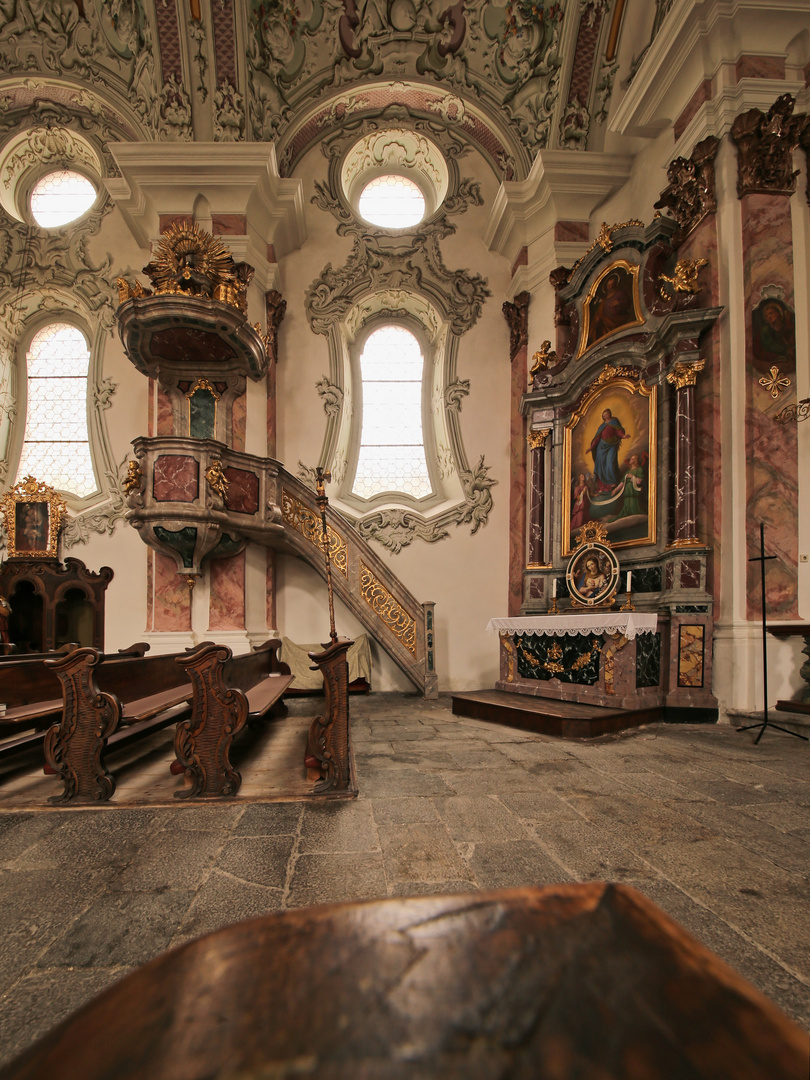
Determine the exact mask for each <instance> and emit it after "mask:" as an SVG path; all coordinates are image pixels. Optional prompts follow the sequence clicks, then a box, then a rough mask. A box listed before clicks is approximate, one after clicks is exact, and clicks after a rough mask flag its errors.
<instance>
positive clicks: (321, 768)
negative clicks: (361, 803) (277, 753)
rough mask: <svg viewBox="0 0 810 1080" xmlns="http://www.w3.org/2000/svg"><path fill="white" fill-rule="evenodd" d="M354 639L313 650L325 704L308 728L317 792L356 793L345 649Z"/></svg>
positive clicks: (308, 755) (309, 760)
mask: <svg viewBox="0 0 810 1080" xmlns="http://www.w3.org/2000/svg"><path fill="white" fill-rule="evenodd" d="M353 644H354V642H352V641H349V640H347V639H344V640H342V641H336V642H335V644H334V645H330V646H329V647H328V648H327V649H325V650H324V651H323V652H321V653H315V652H311V653H309V658H310V660H312V662H313V666H314V667H317V668H319V669H320V671H321V674H322V675H323V686H324V695H325V697H326V705H325V708H324V715H322V716H316V717H315V718H314V719H313V721H312V723H311V724H310V728H309V736H308V739H307V751H306V758H305V763H306V766H307V776H308V778H309V779H311V780H312V779H314V780H315V781H316V782H315V786H314V788H313V793H314V794H315V795H323V794H327V793H329V794H331V793H333V792H334V793H348V794H352V795H356V794H357V784H356V782H355V778H354V763H353V759H352V752H351V746H350V744H349V665H348V663H347V661H346V653H347V652H348V651H349V648H350V647H351V646H352V645H353Z"/></svg>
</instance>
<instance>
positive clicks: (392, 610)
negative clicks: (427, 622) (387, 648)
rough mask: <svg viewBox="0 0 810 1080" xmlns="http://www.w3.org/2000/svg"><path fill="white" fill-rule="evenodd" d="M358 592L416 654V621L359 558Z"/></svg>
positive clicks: (392, 631)
mask: <svg viewBox="0 0 810 1080" xmlns="http://www.w3.org/2000/svg"><path fill="white" fill-rule="evenodd" d="M360 593H361V595H362V597H363V599H364V600H365V601H366V603H367V604H368V605H369V607H370V608H371V609H372V610H373V611H374V613H375V614H376V615H378V616H379V618H380V619H382V621H383V622H384V623H385V625H386V626H387V627H388V629H389V630H390V631H391V633H392V634H394V635H395V636H396V637H398V638H399V640H400V641H401V642H402V644H403V645H404V646H405V648H406V649H408V651H409V652H411V653H413V655H414V656H415V655H416V623H415V621H414V620H413V619H412V618H411V616H410V615H409V614H408V613H407V611H404V610H403V608H401V607H400V605H399V604H398V603H397V601H396V600H395V599H394V597H393V596H392V595H391V593H390V592H389V591H388V590H387V589H386V587H385V586H384V585H383V583H382V582H381V581H380V580H379V579H378V578H376V577H375V576H374V574H373V573H372V571H371V570H369V568H368V567H367V566H366V564H365V563H364V562H363V560H362V559H361V560H360Z"/></svg>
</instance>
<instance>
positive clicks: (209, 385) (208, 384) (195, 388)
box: [186, 379, 222, 401]
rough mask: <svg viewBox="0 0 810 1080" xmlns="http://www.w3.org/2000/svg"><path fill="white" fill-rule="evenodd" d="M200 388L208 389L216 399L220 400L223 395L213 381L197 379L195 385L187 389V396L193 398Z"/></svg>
mask: <svg viewBox="0 0 810 1080" xmlns="http://www.w3.org/2000/svg"><path fill="white" fill-rule="evenodd" d="M198 390H207V391H208V393H209V394H210V395H211V396H212V397H213V398H214V400H215V401H219V399H220V397H221V396H222V395H221V394H220V393H219V392H218V390H217V389H216V387H215V386H214V384H213V383H212V382H209V380H208V379H197V381H196V382H195V383H194V385H193V386H192V387H191V388H190V389H189V390H187V391H186V397H187V398H193V397H194V395H195V394H196V393H197V391H198Z"/></svg>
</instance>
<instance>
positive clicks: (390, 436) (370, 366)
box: [352, 324, 433, 499]
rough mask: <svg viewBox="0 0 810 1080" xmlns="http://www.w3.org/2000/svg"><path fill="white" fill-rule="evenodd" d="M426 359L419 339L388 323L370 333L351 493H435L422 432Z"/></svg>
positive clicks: (418, 496)
mask: <svg viewBox="0 0 810 1080" xmlns="http://www.w3.org/2000/svg"><path fill="white" fill-rule="evenodd" d="M424 366H425V362H424V357H423V355H422V350H421V348H420V346H419V342H418V341H417V339H416V337H415V336H414V335H413V334H412V333H411V332H410V330H406V329H405V328H404V327H403V326H397V325H395V324H388V325H385V326H381V327H379V329H377V330H374V331H373V332H372V333H371V334H369V336H368V338H367V339H366V343H365V347H364V348H363V352H362V354H361V356H360V376H361V387H360V395H361V400H362V417H363V423H362V428H361V435H360V449H359V453H358V458H357V469H356V471H355V476H354V483H353V485H352V493H353V494H354V495H358V496H360V498H363V499H372V498H374V496H375V495H381V494H383V493H384V492H386V493H387V492H401V493H403V494H405V495H410V496H411V497H412V498H414V499H422V498H425V497H427V496H428V495H430V494H431V493H432V490H433V488H432V484H431V481H430V473H429V472H428V467H427V459H426V456H425V440H424V434H423V430H422V376H423V371H424Z"/></svg>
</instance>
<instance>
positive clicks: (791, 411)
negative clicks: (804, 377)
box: [774, 398, 810, 424]
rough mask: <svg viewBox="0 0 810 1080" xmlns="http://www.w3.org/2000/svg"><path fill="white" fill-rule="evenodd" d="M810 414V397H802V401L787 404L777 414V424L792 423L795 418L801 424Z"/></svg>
mask: <svg viewBox="0 0 810 1080" xmlns="http://www.w3.org/2000/svg"><path fill="white" fill-rule="evenodd" d="M808 416H810V398H802V400H801V401H797V402H795V403H794V404H792V405H786V406H785V407H784V409H782V411H781V412H778V413H777V414H776V416H775V417H774V420H775V421H776V422H777V424H790V423H791V422H792V421H794V420H795V421H796V423H797V424H800V423H801V422H802V420H806V419H807V418H808Z"/></svg>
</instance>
